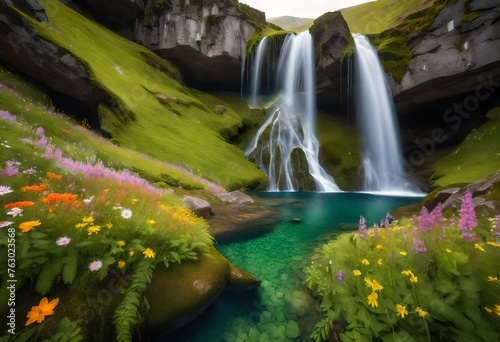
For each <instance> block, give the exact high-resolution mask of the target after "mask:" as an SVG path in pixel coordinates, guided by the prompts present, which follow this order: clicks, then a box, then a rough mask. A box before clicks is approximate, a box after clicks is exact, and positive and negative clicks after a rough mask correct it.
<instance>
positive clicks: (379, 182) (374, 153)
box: [353, 34, 418, 193]
mask: <svg viewBox="0 0 500 342" xmlns="http://www.w3.org/2000/svg"><path fill="white" fill-rule="evenodd" d="M353 37H354V42H355V45H356V55H355V62H354V63H355V65H354V67H355V76H354V77H355V82H356V84H355V86H354V91H355V102H356V111H357V120H358V125H359V126H360V128H361V133H362V137H363V139H364V143H363V168H364V174H365V179H364V190H365V191H376V192H387V193H415V192H417V191H418V189H417V188H416V187H415V186H414V185H413V184H412V183H411V182H409V181H408V180H407V179H406V178H405V175H404V172H403V158H402V152H401V143H400V140H399V135H398V131H397V128H398V124H397V118H396V115H395V109H394V102H393V100H392V97H391V93H390V90H389V87H388V85H387V83H386V79H385V74H384V71H383V68H382V64H381V63H380V60H379V58H378V54H377V51H376V50H375V48H374V47H373V46H372V45H371V44H370V42H369V41H368V39H367V38H366V37H365V36H362V35H357V34H355V35H353Z"/></svg>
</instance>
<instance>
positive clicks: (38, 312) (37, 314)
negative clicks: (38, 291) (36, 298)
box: [24, 297, 59, 326]
mask: <svg viewBox="0 0 500 342" xmlns="http://www.w3.org/2000/svg"><path fill="white" fill-rule="evenodd" d="M57 304H59V298H55V299H52V300H51V301H50V302H49V300H48V299H47V297H43V298H42V300H40V303H39V304H38V305H35V306H32V307H31V310H30V311H29V312H28V314H27V315H26V317H27V318H28V320H27V321H26V324H25V325H24V326H28V325H30V324H32V323H35V322H37V323H42V322H43V320H44V319H45V316H50V315H53V314H54V308H55V307H56V306H57Z"/></svg>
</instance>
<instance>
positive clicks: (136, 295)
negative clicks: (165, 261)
mask: <svg viewBox="0 0 500 342" xmlns="http://www.w3.org/2000/svg"><path fill="white" fill-rule="evenodd" d="M155 266H156V264H155V263H154V262H152V261H150V260H146V259H143V260H141V261H139V262H138V263H137V266H136V267H135V272H134V275H133V278H132V283H131V284H130V286H129V287H128V288H127V290H126V291H125V296H124V298H123V300H122V302H121V303H120V305H119V306H118V308H117V309H116V311H115V315H114V318H113V322H114V325H115V330H116V340H117V341H118V342H131V341H132V328H133V327H134V326H135V325H137V324H138V323H139V322H140V321H141V318H142V317H141V314H140V313H139V306H141V304H143V300H142V299H143V294H144V291H145V290H146V287H147V286H148V285H149V283H151V279H152V278H153V271H154V269H155Z"/></svg>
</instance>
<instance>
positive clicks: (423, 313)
mask: <svg viewBox="0 0 500 342" xmlns="http://www.w3.org/2000/svg"><path fill="white" fill-rule="evenodd" d="M415 312H416V313H418V316H419V317H425V316H427V315H428V314H429V313H428V312H427V311H425V310H424V309H422V308H421V307H420V306H417V308H416V309H415Z"/></svg>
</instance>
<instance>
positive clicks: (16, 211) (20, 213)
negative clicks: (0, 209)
mask: <svg viewBox="0 0 500 342" xmlns="http://www.w3.org/2000/svg"><path fill="white" fill-rule="evenodd" d="M7 215H10V216H12V217H17V216H23V210H22V209H21V208H12V209H11V210H10V211H8V212H7Z"/></svg>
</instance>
